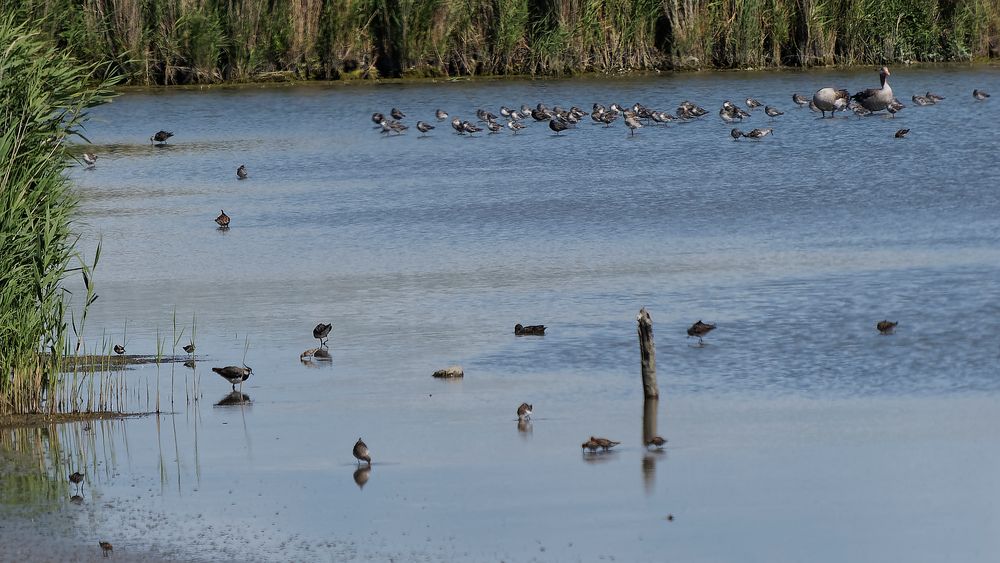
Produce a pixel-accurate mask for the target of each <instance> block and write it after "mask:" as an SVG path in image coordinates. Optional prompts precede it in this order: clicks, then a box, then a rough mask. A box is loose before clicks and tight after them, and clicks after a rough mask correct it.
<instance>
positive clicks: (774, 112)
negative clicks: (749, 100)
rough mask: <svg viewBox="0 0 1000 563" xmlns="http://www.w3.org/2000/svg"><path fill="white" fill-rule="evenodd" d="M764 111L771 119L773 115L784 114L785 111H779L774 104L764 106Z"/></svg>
mask: <svg viewBox="0 0 1000 563" xmlns="http://www.w3.org/2000/svg"><path fill="white" fill-rule="evenodd" d="M807 103H808V102H807ZM764 113H765V114H767V116H768V117H770V118H771V119H774V118H775V117H778V116H779V115H785V112H783V111H781V110H780V109H778V108H776V107H774V106H765V107H764Z"/></svg>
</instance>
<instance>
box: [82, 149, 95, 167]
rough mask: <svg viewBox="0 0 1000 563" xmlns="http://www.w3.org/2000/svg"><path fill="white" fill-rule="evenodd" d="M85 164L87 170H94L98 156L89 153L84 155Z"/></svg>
mask: <svg viewBox="0 0 1000 563" xmlns="http://www.w3.org/2000/svg"><path fill="white" fill-rule="evenodd" d="M83 163H84V164H86V165H87V170H93V169H94V168H95V167H96V166H97V155H96V154H93V153H89V152H85V153H83Z"/></svg>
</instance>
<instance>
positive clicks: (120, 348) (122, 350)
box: [115, 344, 125, 356]
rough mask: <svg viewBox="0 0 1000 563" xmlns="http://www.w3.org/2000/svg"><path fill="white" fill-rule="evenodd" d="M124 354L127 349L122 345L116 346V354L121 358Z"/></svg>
mask: <svg viewBox="0 0 1000 563" xmlns="http://www.w3.org/2000/svg"><path fill="white" fill-rule="evenodd" d="M124 353H125V347H124V346H122V345H121V344H115V354H118V355H119V356H121V355H122V354H124Z"/></svg>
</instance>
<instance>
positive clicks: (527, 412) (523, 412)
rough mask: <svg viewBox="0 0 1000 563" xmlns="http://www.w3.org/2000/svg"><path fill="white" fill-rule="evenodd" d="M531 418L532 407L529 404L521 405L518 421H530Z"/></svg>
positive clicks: (518, 408)
mask: <svg viewBox="0 0 1000 563" xmlns="http://www.w3.org/2000/svg"><path fill="white" fill-rule="evenodd" d="M530 418H531V405H529V404H528V403H521V406H519V407H517V419H518V420H528V419H530Z"/></svg>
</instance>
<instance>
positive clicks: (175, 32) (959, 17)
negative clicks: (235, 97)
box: [10, 0, 1000, 85]
mask: <svg viewBox="0 0 1000 563" xmlns="http://www.w3.org/2000/svg"><path fill="white" fill-rule="evenodd" d="M10 4H11V6H12V8H14V9H15V10H16V12H17V13H18V15H19V17H20V18H21V19H22V20H23V21H29V22H32V23H33V24H34V25H37V26H38V27H40V28H41V29H42V30H44V33H46V34H47V35H48V37H49V38H50V39H51V40H52V41H54V42H56V43H57V44H58V45H59V46H60V48H62V49H64V50H66V51H67V52H69V53H72V54H73V55H74V56H76V57H77V58H78V59H80V60H83V61H90V62H107V63H108V64H110V65H111V66H112V68H113V69H114V71H115V72H116V73H117V74H118V75H120V76H122V77H124V78H125V79H126V80H127V82H128V83H130V84H143V85H151V84H163V85H173V84H211V83H219V82H233V81H235V82H241V81H249V80H262V81H263V80H271V79H273V80H279V81H280V80H285V79H287V77H288V75H292V76H295V77H297V79H304V80H313V79H321V80H357V79H365V80H371V79H379V78H387V77H389V78H403V77H406V78H445V79H447V78H453V77H466V76H548V77H551V76H575V75H579V74H586V73H598V74H601V75H616V74H620V73H626V74H628V73H632V72H636V71H657V70H660V71H663V70H697V69H739V68H755V69H763V68H782V67H800V68H807V67H814V66H829V65H841V64H847V65H871V64H882V63H891V64H898V63H905V62H939V61H987V60H991V59H996V58H1000V4H998V3H997V2H995V1H993V0H881V1H876V0H794V1H792V0H660V1H656V0H485V1H483V2H462V1H460V0H303V1H302V2H296V3H276V2H265V1H264V0H226V1H223V0H191V1H183V2H182V1H179V0H118V1H116V2H114V3H106V2H103V1H88V2H84V3H82V4H81V3H80V2H79V1H75V0H12V2H11V3H10Z"/></svg>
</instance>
